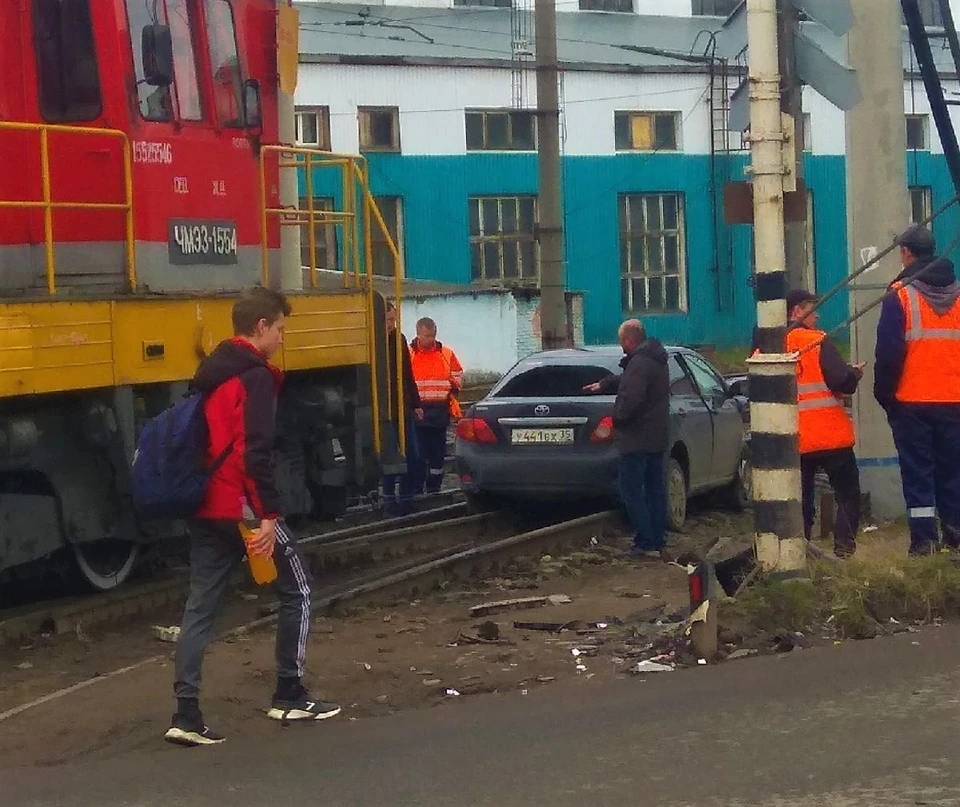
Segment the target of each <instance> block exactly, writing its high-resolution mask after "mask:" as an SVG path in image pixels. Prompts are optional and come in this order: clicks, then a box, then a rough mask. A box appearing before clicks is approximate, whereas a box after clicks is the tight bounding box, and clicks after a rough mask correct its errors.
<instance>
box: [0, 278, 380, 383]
mask: <svg viewBox="0 0 960 807" xmlns="http://www.w3.org/2000/svg"><path fill="white" fill-rule="evenodd" d="M290 302H291V304H292V306H293V316H291V317H290V319H289V320H288V323H287V330H286V337H285V345H284V350H283V352H282V354H280V355H278V356H277V357H276V359H275V361H276V363H277V365H278V366H280V367H282V368H283V369H285V370H309V369H321V368H327V367H344V366H349V365H358V364H367V363H368V362H369V355H368V339H369V337H368V320H367V307H366V298H365V295H364V294H363V292H360V291H357V292H355V293H350V292H346V293H338V294H324V295H307V294H304V295H296V294H295V295H291V296H290ZM232 306H233V300H231V299H228V298H213V297H211V298H195V299H179V300H178V299H143V298H139V299H138V298H129V299H122V300H113V301H98V302H53V303H5V304H4V303H0V397H5V398H8V397H13V396H16V395H31V394H44V393H53V392H67V391H70V390H82V389H96V388H102V387H110V386H115V385H116V386H119V385H127V384H151V383H159V382H169V381H182V380H186V379H189V378H191V377H192V376H193V373H194V371H195V370H196V367H197V364H198V363H199V361H200V359H201V358H202V357H203V356H204V355H207V354H209V352H210V351H211V350H213V348H214V347H216V345H217V343H218V342H220V341H221V340H223V339H226V338H228V337H229V336H230V335H231V334H232V332H233V329H232V326H231V321H230V310H231V308H232Z"/></svg>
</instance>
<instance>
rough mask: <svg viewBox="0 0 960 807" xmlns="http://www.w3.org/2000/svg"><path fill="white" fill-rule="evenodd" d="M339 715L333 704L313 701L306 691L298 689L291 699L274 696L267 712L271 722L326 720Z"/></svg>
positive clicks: (337, 707)
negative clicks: (297, 692)
mask: <svg viewBox="0 0 960 807" xmlns="http://www.w3.org/2000/svg"><path fill="white" fill-rule="evenodd" d="M338 714H340V707H339V706H337V705H336V704H335V703H324V702H323V701H318V700H314V699H313V698H311V697H310V693H309V692H307V690H306V689H304V688H303V687H300V692H299V694H298V695H297V696H296V697H294V698H291V699H289V700H288V699H285V698H280V697H277V696H276V695H274V698H273V704H272V705H271V707H270V709H269V710H268V711H267V717H269V718H271V719H273V720H283V721H288V720H326V719H327V718H328V717H334V716H336V715H338Z"/></svg>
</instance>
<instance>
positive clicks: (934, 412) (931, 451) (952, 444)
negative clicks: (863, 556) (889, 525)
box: [887, 403, 960, 552]
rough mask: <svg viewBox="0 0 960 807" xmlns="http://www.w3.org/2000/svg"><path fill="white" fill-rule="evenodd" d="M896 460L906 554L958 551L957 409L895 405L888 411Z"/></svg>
mask: <svg viewBox="0 0 960 807" xmlns="http://www.w3.org/2000/svg"><path fill="white" fill-rule="evenodd" d="M887 416H888V418H889V421H890V428H891V430H892V431H893V440H894V443H896V446H897V454H898V455H899V457H900V479H901V482H902V483H903V497H904V499H905V500H906V504H907V521H908V523H909V525H910V549H911V550H912V551H914V552H923V551H926V550H927V549H929V547H930V545H931V544H933V543H935V542H936V541H937V516H939V517H940V526H941V529H942V532H943V540H944V542H945V543H947V544H949V545H950V546H953V547H960V404H906V403H895V404H893V405H892V406H891V407H890V409H889V410H888V412H887Z"/></svg>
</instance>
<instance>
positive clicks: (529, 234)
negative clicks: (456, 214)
mask: <svg viewBox="0 0 960 807" xmlns="http://www.w3.org/2000/svg"><path fill="white" fill-rule="evenodd" d="M469 206H470V270H471V277H472V279H473V282H474V283H507V284H518V283H535V282H536V281H537V279H538V278H539V276H540V260H539V254H538V248H537V242H536V240H535V238H534V232H533V229H534V222H535V221H536V216H537V199H536V197H535V196H474V197H471V198H470V201H469Z"/></svg>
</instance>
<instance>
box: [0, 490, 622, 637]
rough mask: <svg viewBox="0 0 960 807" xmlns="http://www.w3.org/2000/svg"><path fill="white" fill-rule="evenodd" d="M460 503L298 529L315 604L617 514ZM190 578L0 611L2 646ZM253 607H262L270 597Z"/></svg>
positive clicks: (76, 623)
mask: <svg viewBox="0 0 960 807" xmlns="http://www.w3.org/2000/svg"><path fill="white" fill-rule="evenodd" d="M465 513H466V506H465V505H464V504H463V503H453V504H448V505H444V506H441V507H437V508H433V509H431V510H427V511H424V512H421V513H416V514H413V515H411V516H406V517H403V518H398V519H390V520H388V521H380V522H377V523H375V524H373V525H364V524H356V525H352V526H349V527H346V528H343V529H339V530H334V531H330V532H326V533H320V534H316V535H311V536H307V537H305V538H301V540H300V543H301V546H302V549H303V553H304V555H305V557H306V558H307V560H308V562H309V564H310V568H311V571H312V572H313V574H314V576H315V579H316V586H315V588H316V591H317V592H318V596H317V597H315V601H314V607H315V609H320V610H322V609H329V608H332V607H335V606H336V605H337V604H339V603H341V602H346V601H350V600H357V599H363V600H369V599H380V598H383V597H396V596H398V595H399V594H400V593H401V592H407V593H410V594H411V595H413V596H416V595H418V594H420V593H423V592H425V591H428V590H430V589H431V588H433V587H436V586H437V585H439V584H440V583H442V582H450V581H452V580H456V579H463V578H464V577H470V576H477V575H483V574H487V573H496V570H497V569H499V568H500V567H501V566H502V565H503V564H504V563H506V562H508V561H509V560H511V559H512V558H515V557H517V556H519V555H523V554H528V553H531V552H534V551H537V550H543V549H549V550H550V551H557V550H558V549H561V548H562V547H564V546H569V545H570V544H571V543H575V542H577V541H581V540H589V538H590V537H593V536H597V535H602V534H604V533H606V532H608V531H609V529H610V528H611V527H612V526H614V525H615V524H617V523H618V520H619V516H618V515H617V513H616V512H614V511H607V512H604V513H599V514H594V515H590V516H585V517H581V518H576V519H572V520H570V521H562V522H559V523H557V522H556V521H554V522H553V523H549V522H550V520H549V519H547V518H541V519H540V520H539V521H533V522H531V521H530V520H529V519H527V518H524V517H520V516H518V515H515V514H509V513H503V512H493V513H483V514H478V515H466V514H465ZM371 526H372V527H373V529H371ZM531 527H533V528H532V529H531ZM238 582H239V583H240V586H241V588H246V589H247V590H249V591H252V590H253V587H252V583H250V582H249V578H248V575H247V571H246V568H245V567H243V568H241V570H240V571H239V572H238ZM187 585H188V578H187V575H186V573H180V574H177V575H174V576H173V577H171V578H169V579H166V580H161V581H153V582H148V583H144V584H140V585H130V586H126V587H124V588H123V589H119V590H116V591H112V592H108V593H106V594H103V595H97V596H91V597H86V598H83V599H79V600H72V601H53V602H47V603H40V604H36V605H31V606H27V607H24V608H19V609H10V610H8V611H6V612H0V646H2V645H3V644H5V643H13V642H19V641H22V640H23V638H24V637H31V636H35V635H37V634H42V633H47V634H51V635H62V634H69V633H71V632H82V631H83V630H84V629H86V628H88V627H92V626H95V625H104V624H105V623H113V622H117V623H119V622H121V621H125V620H130V619H134V618H138V617H145V616H147V615H150V614H152V613H154V612H155V611H159V610H161V609H163V608H164V607H167V606H171V607H172V605H174V604H178V603H182V602H183V601H184V599H185V597H186V593H187ZM259 610H260V611H263V610H268V611H269V610H270V606H267V607H266V609H265V608H264V606H260V609H259ZM271 619H273V615H272V613H267V614H266V616H262V617H259V618H258V619H256V620H254V621H253V622H251V623H248V625H247V627H251V626H254V625H256V624H260V623H261V622H269V621H270V620H271Z"/></svg>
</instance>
